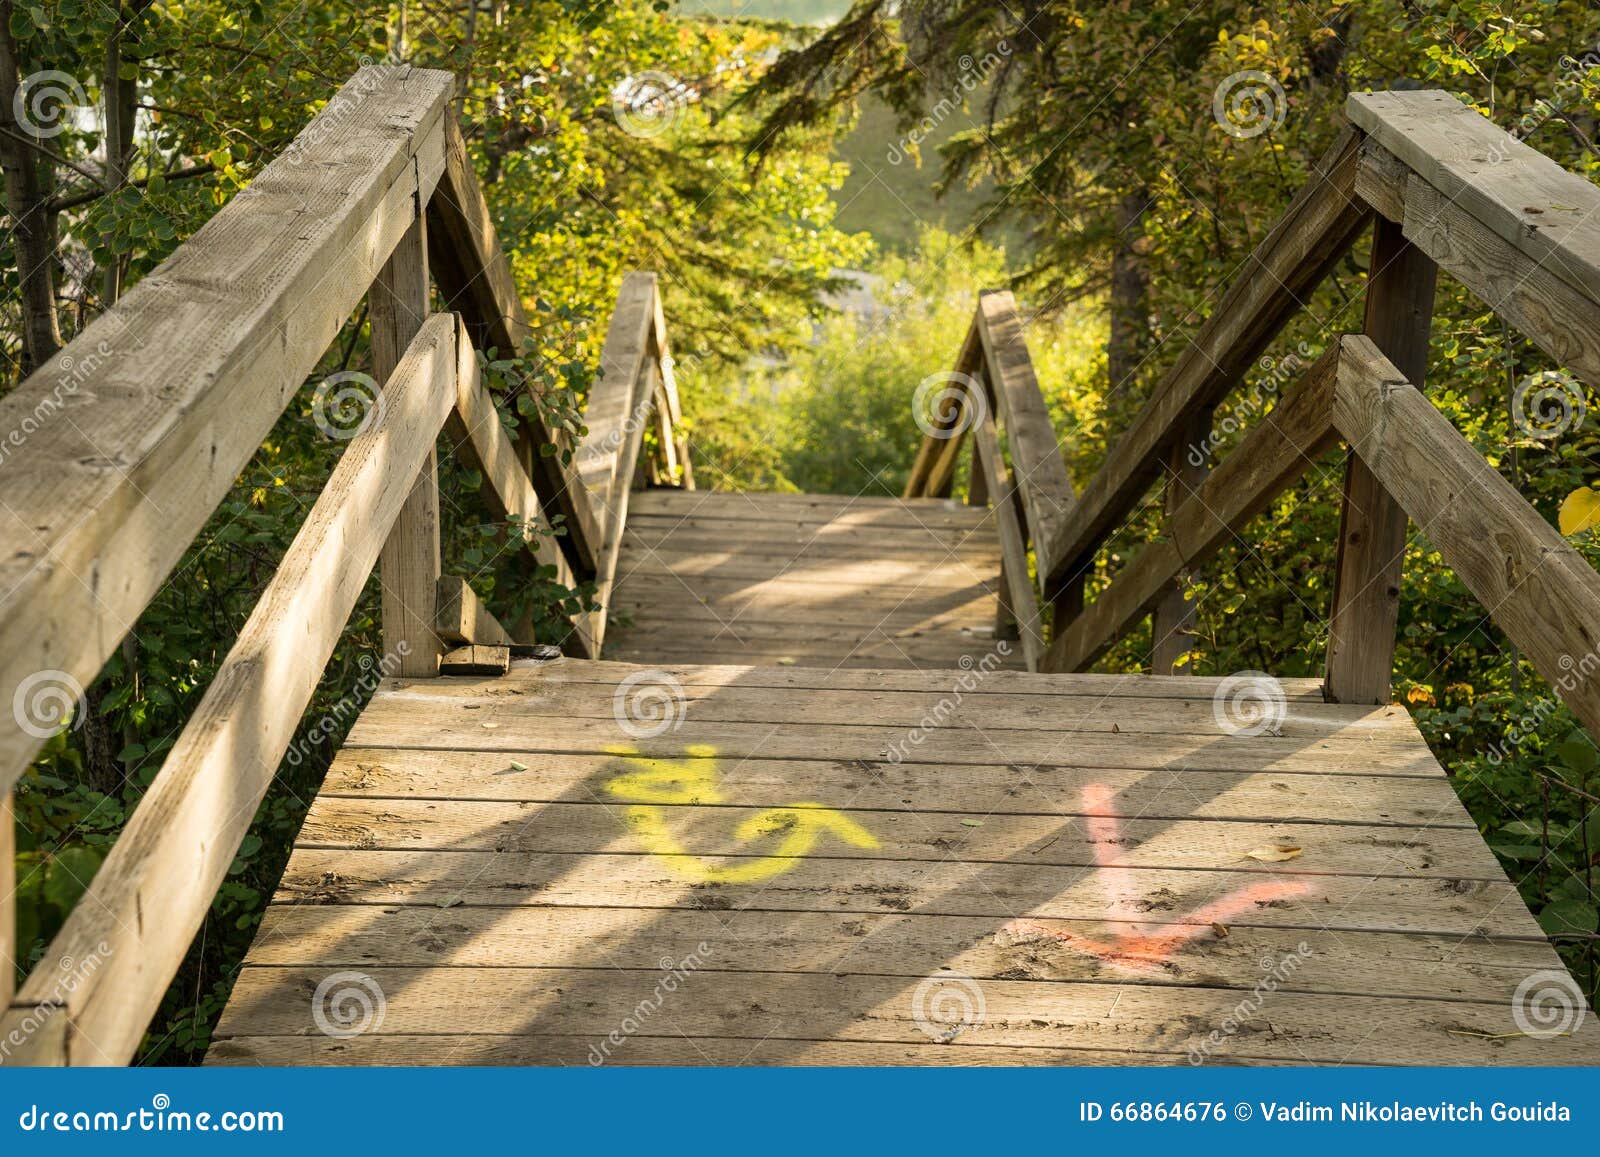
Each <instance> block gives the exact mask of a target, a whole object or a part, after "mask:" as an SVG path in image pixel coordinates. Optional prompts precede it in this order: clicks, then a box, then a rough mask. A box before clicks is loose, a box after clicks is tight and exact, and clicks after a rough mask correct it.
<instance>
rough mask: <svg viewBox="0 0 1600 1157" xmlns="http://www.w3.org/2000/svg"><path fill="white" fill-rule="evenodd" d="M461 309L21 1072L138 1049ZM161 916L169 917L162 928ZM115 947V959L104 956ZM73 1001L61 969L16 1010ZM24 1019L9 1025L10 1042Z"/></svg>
mask: <svg viewBox="0 0 1600 1157" xmlns="http://www.w3.org/2000/svg"><path fill="white" fill-rule="evenodd" d="M458 337H459V335H458V333H457V323H456V320H455V318H454V317H453V316H451V315H440V316H437V317H434V318H430V319H429V320H428V322H426V323H425V324H424V325H423V327H422V330H421V332H419V333H418V335H417V338H416V340H415V341H414V342H413V343H412V346H411V348H410V349H409V350H408V351H407V352H406V356H405V357H404V358H403V359H401V362H400V365H399V367H398V368H397V369H396V370H395V372H394V374H393V375H392V376H391V377H390V379H389V381H388V382H387V383H386V385H385V389H384V402H385V404H384V406H383V407H381V412H379V411H375V412H374V420H373V421H372V423H371V425H370V426H369V427H368V428H367V429H366V430H365V431H364V432H362V433H361V434H358V435H357V436H356V437H355V438H353V439H352V440H351V441H350V444H349V446H348V447H347V448H346V449H345V452H344V454H343V456H342V457H341V458H340V460H339V465H338V466H337V467H336V468H335V469H334V471H333V474H332V475H331V477H330V478H329V480H328V485H327V486H326V488H324V490H323V492H322V495H321V496H320V497H319V498H318V499H317V502H316V505H315V506H313V507H312V510H311V513H310V514H309V515H308V516H307V517H306V521H305V523H304V524H303V525H302V526H301V528H300V532H299V533H298V534H297V535H295V539H294V542H293V544H292V545H291V546H290V548H289V551H288V553H287V554H285V556H284V558H283V560H282V562H281V563H280V564H279V566H278V570H277V573H276V574H275V575H274V576H273V579H272V582H271V583H270V584H268V586H267V589H266V591H265V593H264V594H263V595H262V597H261V601H260V602H258V603H257V604H256V607H255V609H254V610H253V611H252V612H251V614H250V618H249V620H248V621H247V622H246V623H245V626H244V629H243V630H242V631H241V632H240V634H239V639H238V641H237V642H236V643H235V644H234V647H233V649H232V650H231V651H230V652H229V653H228V657H227V659H226V660H224V662H223V664H222V666H221V667H220V668H219V669H218V671H217V674H216V677H215V678H214V679H213V680H212V682H211V685H210V687H209V688H207V690H206V694H205V697H204V698H203V699H202V700H201V703H200V706H199V707H198V708H197V709H196V711H195V713H194V715H193V716H192V717H191V718H190V720H189V723H188V725H187V726H186V727H185V728H184V731H183V733H182V735H180V736H179V738H178V741H177V744H176V745H175V746H174V747H173V748H172V750H171V752H170V753H169V754H168V756H167V758H166V760H165V762H164V763H163V764H162V768H161V771H160V772H159V773H158V774H157V776H156V778H155V780H154V782H153V783H152V784H151V785H150V788H149V790H148V791H146V793H145V795H144V798H143V800H141V801H140V804H139V807H138V809H137V810H136V811H135V812H134V814H133V817H132V819H130V820H129V821H128V824H127V826H126V827H125V828H124V829H123V831H122V834H121V836H120V837H119V838H118V840H117V842H116V844H115V845H114V846H113V847H112V849H111V852H110V854H109V855H108V856H107V857H106V860H105V863H104V864H103V865H102V866H101V868H100V871H99V873H98V874H97V875H96V876H95V879H94V883H93V885H92V887H91V889H90V891H89V892H88V893H87V894H86V895H85V897H84V899H83V900H82V901H80V902H79V903H78V904H77V906H76V907H74V909H73V910H72V914H71V915H70V916H69V917H68V919H67V922H66V924H65V926H64V927H63V928H62V930H61V932H60V933H59V934H58V935H57V937H56V939H55V941H54V943H52V945H51V948H50V956H51V958H52V959H64V958H67V957H70V958H72V959H74V960H88V959H91V958H93V959H98V960H100V967H99V968H98V969H97V970H95V971H94V972H92V973H89V974H87V975H86V976H85V977H84V979H83V982H82V983H81V984H79V985H78V986H77V987H76V988H74V989H73V990H72V991H71V992H70V993H68V994H67V997H66V1003H65V1006H64V1007H63V1008H62V1010H61V1011H60V1012H58V1013H57V1014H56V1016H55V1017H53V1018H52V1019H53V1020H60V1021H61V1022H62V1024H63V1025H64V1026H65V1028H64V1030H63V1035H62V1037H61V1038H60V1040H59V1047H60V1050H61V1051H60V1052H59V1053H55V1054H52V1055H49V1056H44V1055H41V1054H40V1052H39V1050H41V1049H43V1048H45V1047H46V1046H45V1045H44V1044H43V1043H40V1042H38V1041H37V1039H34V1040H30V1041H29V1042H28V1044H26V1045H25V1046H23V1047H22V1048H21V1049H20V1050H19V1051H18V1052H17V1053H15V1054H13V1056H12V1058H11V1060H13V1061H15V1062H18V1063H24V1064H28V1063H39V1062H42V1061H46V1060H48V1061H49V1062H50V1063H55V1064H63V1063H65V1064H73V1065H83V1064H121V1063H125V1062H126V1061H127V1060H128V1059H129V1058H130V1057H131V1056H132V1055H133V1053H134V1051H135V1049H137V1047H138V1044H139V1040H140V1038H141V1037H142V1036H143V1035H144V1032H145V1028H146V1026H147V1025H148V1023H149V1020H150V1017H151V1015H152V1014H153V1013H154V1012H155V1010H156V1008H157V1007H158V1006H159V1004H160V1002H161V998H162V996H163V994H164V993H165V992H166V989H167V985H168V983H169V981H170V980H171V977H172V975H173V973H174V972H176V971H177V968H178V965H179V963H180V962H181V961H182V959H183V956H184V953H185V952H186V951H187V950H188V947H189V942H190V940H191V939H192V938H193V936H194V933H195V931H196V930H197V929H198V928H199V927H200V925H201V922H202V921H203V920H204V918H205V916H206V913H207V912H208V911H209V910H210V907H211V901H212V898H213V896H214V895H215V893H216V890H217V886H218V885H219V884H220V883H221V882H222V880H223V877H224V876H225V875H226V873H227V870H228V866H229V864H230V863H231V862H232V860H233V854H234V851H235V850H236V849H237V848H238V846H239V841H240V840H241V839H243V838H244V835H245V832H246V831H247V830H248V828H249V826H250V822H251V820H252V819H253V818H254V816H255V811H256V806H257V804H259V802H260V800H261V798H262V796H263V794H264V793H265V792H266V789H267V787H268V785H269V784H270V783H271V781H272V778H273V775H274V773H275V772H276V770H277V766H278V761H279V760H280V759H281V758H282V755H283V752H284V751H285V749H287V747H288V745H289V742H290V740H291V739H292V738H293V736H294V732H295V729H296V728H297V727H298V726H299V722H300V715H301V712H302V711H304V710H305V705H306V703H307V702H309V701H310V698H311V694H312V692H313V691H314V690H315V688H316V684H317V681H318V680H319V679H320V678H321V676H322V669H323V667H324V666H325V665H326V664H327V661H328V658H329V657H330V656H331V655H332V653H333V648H334V646H335V645H336V644H337V643H338V641H339V637H340V633H341V631H342V629H343V627H344V623H345V620H346V619H347V618H348V617H349V615H350V612H351V610H352V609H353V608H354V606H355V604H356V601H357V599H358V598H359V597H360V595H361V591H362V589H363V587H364V586H365V585H366V581H367V577H368V575H369V574H370V573H371V570H372V567H373V565H374V564H375V563H376V562H377V560H378V554H379V551H380V549H381V547H382V544H383V542H384V539H385V538H386V537H387V535H388V532H389V527H390V526H391V524H392V523H393V522H394V520H395V518H396V517H398V515H399V511H400V508H401V506H402V504H403V503H404V501H405V499H406V496H407V495H408V493H409V492H410V490H411V482H412V479H413V478H415V477H416V472H417V470H418V468H419V467H420V466H421V464H422V462H423V461H424V460H425V459H426V458H427V456H428V454H429V453H431V452H432V449H433V445H434V439H435V438H436V436H437V434H438V431H439V427H440V426H441V425H442V424H443V423H444V418H445V415H446V414H447V413H449V410H450V405H451V403H452V401H453V399H454V397H455V377H456V374H457V373H458V372H460V370H461V365H460V362H461V360H462V359H470V358H471V356H472V354H471V351H470V349H468V348H467V346H466V344H465V341H464V340H458ZM152 914H159V919H157V918H153V917H152ZM107 945H108V946H110V948H111V951H110V952H109V953H108V952H107V951H106V950H105V948H104V947H103V946H107ZM59 998H60V990H59V987H58V985H57V978H56V977H55V976H54V975H51V974H50V972H49V970H44V971H42V972H37V973H35V974H34V975H33V976H31V977H29V979H28V980H27V982H26V983H25V984H24V985H23V987H22V990H21V992H20V993H19V994H18V998H17V1002H18V1004H26V1003H29V1002H32V1003H34V1004H39V1003H46V1002H49V1001H52V1000H55V999H59ZM21 1015H22V1013H21V1012H19V1011H17V1010H15V1009H14V1010H13V1011H12V1012H10V1013H8V1014H6V1016H5V1017H4V1018H3V1020H0V1037H4V1036H6V1035H7V1034H8V1033H9V1031H10V1030H12V1029H14V1028H15V1027H16V1024H17V1021H18V1018H19V1017H20V1016H21Z"/></svg>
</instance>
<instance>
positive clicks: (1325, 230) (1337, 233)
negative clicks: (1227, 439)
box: [1040, 132, 1369, 595]
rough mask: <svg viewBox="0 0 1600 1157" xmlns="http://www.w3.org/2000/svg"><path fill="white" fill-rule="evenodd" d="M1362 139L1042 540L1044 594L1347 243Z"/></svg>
mask: <svg viewBox="0 0 1600 1157" xmlns="http://www.w3.org/2000/svg"><path fill="white" fill-rule="evenodd" d="M1358 144H1359V142H1358V139H1357V134H1355V133H1352V132H1346V133H1345V134H1344V135H1343V136H1342V137H1341V138H1340V139H1339V141H1338V142H1336V143H1335V144H1334V145H1333V146H1332V147H1331V148H1330V149H1329V151H1328V152H1327V154H1326V155H1324V156H1323V157H1322V159H1321V160H1320V161H1319V162H1318V163H1317V166H1316V171H1315V172H1314V173H1313V174H1312V177H1311V179H1310V180H1309V181H1308V182H1307V183H1306V185H1305V186H1304V187H1303V188H1302V189H1301V191H1300V193H1299V194H1298V195H1297V196H1296V197H1295V199H1294V201H1293V202H1292V203H1291V204H1290V205H1289V208H1288V209H1287V210H1285V212H1284V215H1283V216H1282V217H1281V218H1280V219H1279V220H1278V223H1277V225H1275V226H1274V227H1273V229H1272V232H1270V233H1269V234H1267V236H1266V238H1265V239H1264V240H1263V241H1262V242H1261V244H1260V245H1258V246H1257V247H1256V249H1255V251H1254V252H1253V253H1252V254H1251V255H1250V257H1249V258H1248V259H1247V260H1246V261H1245V262H1244V263H1243V264H1242V265H1241V266H1240V268H1239V269H1238V270H1237V271H1236V272H1235V273H1234V275H1233V277H1232V278H1231V279H1230V281H1229V285H1228V289H1227V291H1226V292H1225V293H1224V294H1223V295H1222V297H1221V300H1219V301H1218V302H1217V304H1216V307H1215V308H1214V309H1213V310H1212V311H1211V313H1210V315H1209V316H1208V317H1207V318H1206V321H1205V324H1204V325H1202V326H1201V327H1200V332H1199V333H1197V334H1196V335H1195V337H1194V339H1193V341H1191V342H1190V343H1189V344H1188V345H1187V346H1185V347H1184V350H1183V353H1181V354H1180V355H1179V357H1178V360H1177V362H1176V363H1174V365H1173V367H1172V369H1171V370H1169V371H1168V372H1167V374H1166V375H1165V377H1163V378H1162V380H1161V382H1160V383H1159V384H1158V385H1157V387H1156V390H1155V393H1154V394H1153V395H1152V397H1151V399H1150V401H1149V402H1148V403H1147V404H1146V405H1145V407H1144V409H1143V410H1141V411H1140V413H1139V416H1138V417H1137V418H1136V419H1135V420H1134V422H1133V425H1132V426H1130V427H1129V428H1128V430H1127V431H1126V432H1125V433H1124V434H1123V435H1122V437H1121V438H1119V439H1118V441H1117V444H1116V445H1115V446H1114V447H1113V448H1112V451H1111V453H1110V455H1109V456H1108V457H1107V459H1106V462H1105V465H1103V466H1102V467H1101V468H1100V471H1099V472H1098V473H1097V474H1096V475H1095V476H1094V478H1093V480H1092V481H1091V482H1090V483H1089V485H1088V486H1087V487H1085V489H1084V492H1083V493H1082V494H1081V495H1079V497H1078V502H1077V504H1076V505H1075V506H1074V507H1073V510H1072V513H1071V515H1070V516H1069V517H1068V519H1067V521H1066V523H1065V524H1064V525H1063V526H1062V528H1061V531H1060V533H1058V534H1057V535H1056V537H1055V539H1054V540H1053V541H1051V542H1049V543H1045V544H1042V546H1041V548H1040V554H1041V558H1042V559H1043V560H1044V561H1043V563H1042V564H1041V566H1040V570H1041V572H1043V573H1044V574H1045V576H1046V581H1045V591H1046V593H1047V594H1052V595H1053V594H1054V592H1055V591H1056V590H1057V589H1059V588H1060V587H1061V586H1063V585H1064V584H1066V583H1067V582H1069V581H1070V580H1071V579H1072V578H1073V576H1075V575H1077V574H1080V573H1081V572H1082V571H1083V570H1084V569H1085V568H1086V567H1087V566H1088V565H1089V563H1090V561H1091V560H1092V558H1093V555H1094V552H1095V550H1096V549H1097V547H1098V546H1099V544H1100V543H1101V542H1102V541H1103V540H1104V539H1105V537H1106V536H1107V535H1108V534H1110V533H1111V532H1112V530H1114V529H1115V527H1116V525H1117V523H1118V522H1119V521H1121V519H1122V518H1123V517H1124V516H1125V515H1126V514H1127V512H1128V511H1129V510H1131V509H1132V508H1133V506H1134V505H1135V504H1136V503H1137V502H1138V501H1139V498H1140V496H1141V495H1142V494H1143V493H1144V491H1145V489H1146V488H1147V487H1148V486H1149V484H1150V482H1151V481H1153V480H1154V478H1155V477H1156V475H1157V474H1158V473H1159V471H1160V469H1161V462H1162V452H1163V451H1164V450H1165V449H1166V447H1167V446H1168V445H1170V444H1171V442H1172V441H1173V440H1174V439H1175V438H1177V437H1179V436H1180V433H1179V432H1180V431H1181V430H1183V429H1185V428H1186V426H1187V420H1188V419H1190V418H1192V417H1193V416H1194V415H1195V414H1197V413H1199V412H1201V411H1203V410H1204V409H1206V408H1207V407H1210V406H1214V405H1216V404H1217V403H1218V402H1219V401H1221V400H1222V398H1223V397H1224V396H1225V395H1226V394H1227V393H1228V391H1229V390H1231V389H1232V388H1233V387H1234V386H1235V385H1236V384H1237V383H1238V381H1239V379H1240V378H1241V376H1242V375H1243V374H1244V372H1245V371H1246V370H1247V369H1249V368H1250V367H1251V366H1252V365H1254V364H1255V361H1256V358H1257V357H1259V356H1260V354H1261V352H1262V351H1263V350H1264V349H1266V347H1267V344H1268V343H1269V342H1270V341H1271V340H1272V339H1273V337H1275V336H1276V335H1277V333H1278V331H1279V330H1280V329H1282V328H1283V326H1284V324H1285V323H1286V322H1287V321H1288V320H1289V319H1290V318H1291V317H1293V316H1294V314H1295V313H1296V312H1297V311H1298V310H1300V309H1301V308H1302V307H1303V306H1304V305H1305V304H1306V302H1307V301H1308V300H1309V298H1310V296H1311V294H1312V292H1313V291H1314V290H1315V289H1316V288H1317V286H1318V285H1319V284H1320V283H1321V281H1322V278H1323V276H1324V275H1325V274H1326V273H1327V271H1328V270H1329V269H1330V268H1331V267H1332V265H1333V263H1334V262H1335V261H1337V260H1338V259H1339V258H1340V257H1342V256H1343V255H1344V253H1345V251H1346V250H1347V249H1349V247H1350V245H1351V243H1352V242H1353V241H1354V240H1355V238H1356V236H1357V235H1358V234H1359V232H1360V230H1361V228H1362V226H1363V225H1364V224H1365V223H1366V220H1367V217H1368V216H1369V211H1368V209H1367V207H1366V205H1365V204H1364V203H1363V202H1361V201H1359V200H1357V199H1356V198H1355V195H1354V193H1355V175H1356V166H1357V160H1358V156H1359V148H1358Z"/></svg>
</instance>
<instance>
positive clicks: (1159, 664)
mask: <svg viewBox="0 0 1600 1157" xmlns="http://www.w3.org/2000/svg"><path fill="white" fill-rule="evenodd" d="M1210 442H1211V413H1210V411H1203V412H1201V413H1199V414H1197V415H1195V418H1194V421H1193V423H1192V424H1191V425H1190V426H1189V429H1188V431H1187V434H1186V435H1185V437H1183V438H1182V439H1180V440H1179V441H1177V442H1175V443H1173V445H1172V448H1171V449H1170V450H1168V451H1167V484H1166V493H1165V496H1164V499H1163V506H1164V507H1165V508H1166V516H1167V518H1168V519H1169V520H1170V519H1171V518H1172V516H1173V515H1174V514H1176V513H1177V512H1178V510H1179V509H1180V508H1181V507H1182V506H1183V504H1184V502H1185V501H1187V500H1188V499H1189V498H1190V497H1191V496H1193V495H1194V494H1197V493H1198V492H1199V490H1200V487H1201V486H1202V485H1204V484H1205V480H1206V475H1207V474H1208V473H1210V471H1211V461H1210V456H1209V455H1207V454H1204V453H1201V454H1198V455H1197V454H1196V453H1195V450H1196V448H1197V447H1201V446H1207V445H1209V444H1210ZM1188 586H1189V583H1188V576H1187V573H1186V572H1185V571H1180V572H1179V573H1178V574H1177V575H1176V576H1174V578H1173V579H1172V581H1171V582H1169V583H1168V584H1167V589H1166V592H1165V593H1164V594H1163V595H1162V596H1161V601H1160V602H1158V603H1156V606H1155V610H1153V611H1152V612H1151V618H1150V636H1151V648H1150V673H1151V674H1152V675H1179V674H1192V673H1193V671H1194V665H1193V664H1192V663H1188V662H1186V661H1185V659H1184V657H1185V656H1186V655H1187V654H1188V653H1189V651H1190V649H1191V648H1192V647H1193V646H1194V624H1195V612H1196V611H1197V610H1198V607H1197V605H1196V604H1195V602H1194V600H1193V599H1190V598H1188V597H1187V595H1188Z"/></svg>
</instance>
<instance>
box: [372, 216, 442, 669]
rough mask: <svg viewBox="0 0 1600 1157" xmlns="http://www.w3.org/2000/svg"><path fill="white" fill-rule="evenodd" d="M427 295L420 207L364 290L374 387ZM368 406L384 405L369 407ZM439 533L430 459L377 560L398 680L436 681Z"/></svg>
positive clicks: (417, 324)
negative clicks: (435, 622)
mask: <svg viewBox="0 0 1600 1157" xmlns="http://www.w3.org/2000/svg"><path fill="white" fill-rule="evenodd" d="M431 292H432V286H431V284H430V282H429V278H428V240H427V219H426V218H425V217H423V216H422V215H421V210H420V206H419V209H418V216H417V219H416V220H415V221H413V222H412V225H411V228H410V229H408V230H406V234H405V236H404V237H402V238H400V243H399V244H398V245H396V246H395V247H394V252H393V253H391V254H390V255H389V260H388V261H386V262H384V265H383V268H382V269H380V270H378V276H377V277H375V278H373V281H372V288H371V289H369V290H367V303H368V306H369V309H368V315H367V317H368V325H369V327H370V329H371V332H372V376H373V378H374V379H375V380H376V381H379V382H386V381H388V380H389V375H390V374H392V373H394V370H395V367H396V366H398V365H399V364H400V361H401V359H402V358H403V357H404V356H405V353H406V349H407V348H408V347H409V346H410V345H411V340H412V339H413V338H414V337H416V336H417V333H418V331H419V330H421V329H422V323H423V321H424V320H426V318H427V316H428V297H429V295H430V293H431ZM451 400H452V402H453V401H454V399H453V398H452V399H451ZM374 404H383V403H380V402H378V401H377V400H375V402H374ZM439 530H440V528H439V461H438V455H437V453H435V452H431V451H430V452H429V454H428V456H427V458H426V459H425V460H424V461H423V463H422V466H421V468H420V469H419V470H418V471H417V477H416V480H415V482H414V483H413V484H412V487H411V493H410V495H408V496H407V498H406V501H405V505H404V506H402V507H401V508H400V514H399V516H398V517H396V518H395V520H394V527H393V529H391V530H390V531H389V540H388V541H387V542H385V543H384V544H383V553H382V554H381V555H380V556H379V557H378V580H379V585H380V586H381V588H382V606H383V653H384V654H385V655H390V656H393V661H394V662H395V663H396V664H397V665H398V667H399V671H398V673H399V674H401V675H410V676H422V677H427V676H431V675H437V674H438V673H439V656H440V655H441V654H442V653H443V651H444V647H443V644H442V643H441V642H440V641H439V636H438V635H437V634H435V633H434V629H433V621H434V610H435V600H436V599H437V597H438V585H439V572H440V568H441V558H442V556H441V549H440V546H439Z"/></svg>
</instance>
